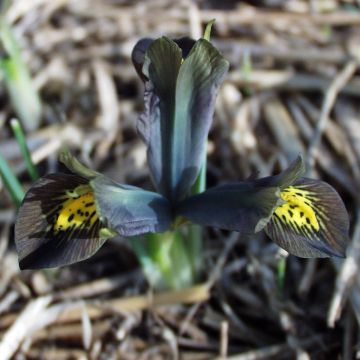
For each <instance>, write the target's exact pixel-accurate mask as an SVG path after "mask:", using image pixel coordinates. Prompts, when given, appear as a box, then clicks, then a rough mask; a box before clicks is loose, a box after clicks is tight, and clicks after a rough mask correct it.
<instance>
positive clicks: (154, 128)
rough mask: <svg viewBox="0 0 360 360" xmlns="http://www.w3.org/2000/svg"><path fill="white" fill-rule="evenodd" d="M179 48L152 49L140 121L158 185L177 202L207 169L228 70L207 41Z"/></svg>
mask: <svg viewBox="0 0 360 360" xmlns="http://www.w3.org/2000/svg"><path fill="white" fill-rule="evenodd" d="M179 44H180V45H181V46H183V49H181V48H180V47H179V46H178V44H177V43H176V42H174V41H172V40H170V39H168V38H165V37H163V38H160V39H157V40H155V41H153V42H152V43H151V44H150V45H149V46H148V49H147V51H146V55H145V60H144V66H143V75H144V76H145V77H146V78H147V79H149V81H148V82H147V83H146V91H145V111H144V113H143V114H142V115H141V117H140V118H139V123H138V131H139V134H140V135H141V137H142V139H143V140H144V142H145V144H146V146H147V155H148V162H149V167H150V171H151V174H152V179H153V181H154V183H155V186H156V187H157V189H158V190H159V191H160V192H161V193H162V194H163V195H164V196H166V197H167V198H169V199H171V201H172V202H173V203H176V202H177V201H179V200H181V199H182V198H184V196H186V195H187V193H188V191H189V189H190V187H191V186H192V184H193V183H194V181H195V179H196V177H197V175H198V173H199V170H200V168H201V166H202V163H203V159H204V155H205V154H204V152H205V144H206V138H207V135H208V131H209V128H210V125H211V122H212V116H213V112H214V105H215V98H216V94H217V91H218V88H219V86H220V84H221V82H222V80H223V78H224V76H225V73H226V72H227V70H228V66H229V64H228V62H227V61H226V60H225V59H224V58H223V57H222V55H221V54H220V53H219V52H218V50H216V49H215V48H214V47H213V46H212V45H211V43H210V42H208V41H207V40H205V39H200V40H198V41H197V42H196V43H195V44H194V45H193V44H192V42H191V41H189V40H187V41H185V40H181V41H179ZM192 45H193V46H192ZM190 49H191V50H190ZM189 50H190V52H189V54H188V55H187V56H186V57H185V58H183V56H184V54H186V53H187V52H188V51H189Z"/></svg>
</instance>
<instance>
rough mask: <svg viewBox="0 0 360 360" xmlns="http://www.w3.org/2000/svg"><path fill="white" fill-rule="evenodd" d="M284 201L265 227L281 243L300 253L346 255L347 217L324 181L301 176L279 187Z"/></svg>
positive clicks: (332, 190) (274, 239) (330, 188)
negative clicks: (299, 178)
mask: <svg viewBox="0 0 360 360" xmlns="http://www.w3.org/2000/svg"><path fill="white" fill-rule="evenodd" d="M281 197H282V199H283V200H284V201H285V203H284V204H282V205H281V206H279V207H278V208H277V209H276V210H275V211H274V213H273V215H272V217H271V221H270V222H269V223H268V225H267V226H266V228H265V230H266V232H267V234H268V235H269V236H270V238H272V239H273V241H275V242H276V243H277V244H278V245H279V246H280V247H282V248H283V249H285V250H286V251H288V252H289V253H291V254H293V255H297V256H300V257H305V258H309V257H328V256H337V257H344V256H345V248H346V244H347V243H348V233H349V217H348V215H347V212H346V209H345V206H344V204H343V202H342V200H341V198H340V196H339V195H338V193H337V192H336V191H335V190H334V189H333V188H332V187H331V186H330V185H329V184H327V183H325V182H323V181H319V180H312V179H307V178H302V179H301V180H299V181H297V182H296V183H295V184H294V185H291V186H288V187H286V188H284V189H283V190H282V191H281Z"/></svg>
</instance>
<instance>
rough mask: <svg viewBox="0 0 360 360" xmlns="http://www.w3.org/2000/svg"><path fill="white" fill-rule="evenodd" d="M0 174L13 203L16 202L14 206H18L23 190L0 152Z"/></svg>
mask: <svg viewBox="0 0 360 360" xmlns="http://www.w3.org/2000/svg"><path fill="white" fill-rule="evenodd" d="M0 175H1V177H2V179H3V182H4V185H5V187H6V188H7V190H8V191H9V193H10V196H11V197H12V199H13V201H14V203H15V204H16V206H20V204H21V202H22V199H23V198H24V196H25V193H24V190H23V188H22V186H21V184H20V182H19V180H18V179H17V177H16V176H15V174H14V173H13V171H12V170H11V168H10V166H9V164H8V163H7V161H6V160H5V158H4V157H3V156H2V155H1V154H0Z"/></svg>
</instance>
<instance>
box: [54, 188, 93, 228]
mask: <svg viewBox="0 0 360 360" xmlns="http://www.w3.org/2000/svg"><path fill="white" fill-rule="evenodd" d="M98 221H99V217H98V215H97V213H96V206H95V199H94V194H93V193H92V192H90V191H89V192H87V193H85V194H82V195H75V196H74V197H69V198H68V199H66V200H65V201H64V202H62V203H61V204H60V205H59V207H58V211H57V213H56V216H55V217H54V226H53V231H54V233H55V234H56V233H58V232H60V231H67V230H69V229H72V228H74V229H79V228H81V227H85V228H88V229H91V228H92V227H93V226H94V225H95V224H96V223H97V222H98Z"/></svg>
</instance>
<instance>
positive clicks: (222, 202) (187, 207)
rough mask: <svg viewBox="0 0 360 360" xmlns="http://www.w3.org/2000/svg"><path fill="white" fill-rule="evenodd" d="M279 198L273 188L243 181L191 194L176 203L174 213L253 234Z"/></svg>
mask: <svg viewBox="0 0 360 360" xmlns="http://www.w3.org/2000/svg"><path fill="white" fill-rule="evenodd" d="M279 201H280V199H279V189H278V188H277V187H257V186H255V185H254V183H253V182H250V181H246V182H240V183H235V184H229V185H222V186H218V187H215V188H212V189H209V190H208V191H205V192H203V193H201V194H199V195H195V196H191V197H189V198H187V199H185V200H184V201H183V202H181V203H180V204H179V207H178V209H177V215H179V216H183V217H185V218H186V219H188V220H190V221H191V222H193V223H196V224H200V225H205V226H214V227H217V228H220V229H226V230H234V231H239V232H242V233H251V234H253V233H254V232H256V231H259V230H261V229H262V228H263V227H264V226H265V225H266V224H267V222H268V221H269V219H270V216H271V214H272V212H273V211H274V209H275V208H276V207H277V206H278V205H279Z"/></svg>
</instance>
